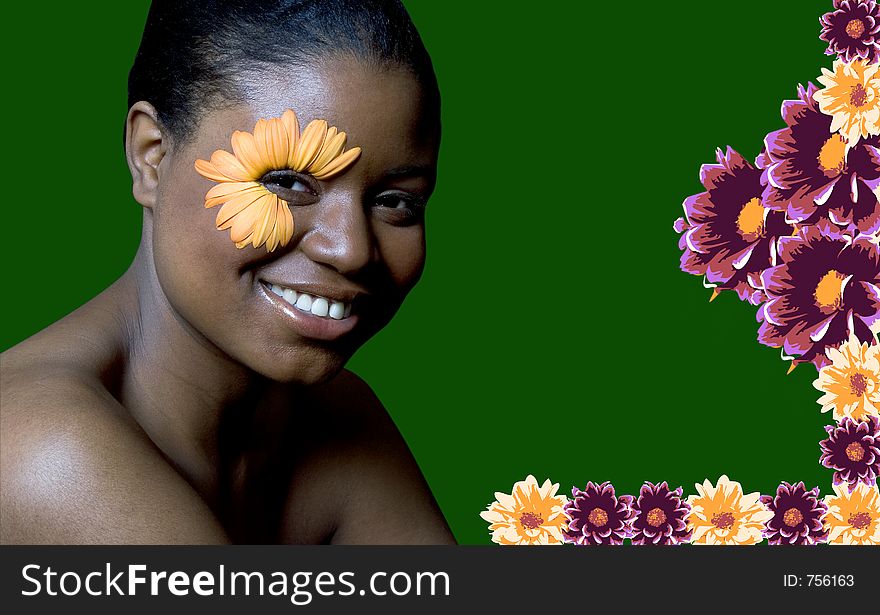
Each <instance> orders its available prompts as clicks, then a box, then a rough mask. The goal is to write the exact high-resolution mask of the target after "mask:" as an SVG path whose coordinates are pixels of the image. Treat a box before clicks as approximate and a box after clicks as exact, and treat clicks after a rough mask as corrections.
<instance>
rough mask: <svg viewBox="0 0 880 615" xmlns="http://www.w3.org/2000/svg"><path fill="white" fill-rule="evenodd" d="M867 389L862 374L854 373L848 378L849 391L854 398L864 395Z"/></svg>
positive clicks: (865, 380)
mask: <svg viewBox="0 0 880 615" xmlns="http://www.w3.org/2000/svg"><path fill="white" fill-rule="evenodd" d="M867 388H868V380H867V379H866V378H865V375H864V374H860V373H858V372H856V373H855V374H853V375H852V376H850V377H849V390H850V392H852V394H853V395H855V396H856V397H861V396H862V395H864V394H865V390H866V389H867Z"/></svg>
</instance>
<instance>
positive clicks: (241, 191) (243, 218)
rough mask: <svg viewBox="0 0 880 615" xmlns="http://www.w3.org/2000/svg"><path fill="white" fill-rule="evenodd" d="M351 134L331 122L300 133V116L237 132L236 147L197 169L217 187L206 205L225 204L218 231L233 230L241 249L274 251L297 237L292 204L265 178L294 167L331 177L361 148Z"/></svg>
mask: <svg viewBox="0 0 880 615" xmlns="http://www.w3.org/2000/svg"><path fill="white" fill-rule="evenodd" d="M345 140H346V135H345V133H344V132H339V131H338V130H337V129H336V127H335V126H328V125H327V122H326V121H325V120H312V121H311V122H309V125H308V126H306V129H305V130H304V131H303V132H302V134H300V130H299V121H298V120H297V117H296V114H295V113H294V112H293V111H291V110H290V109H288V110H287V111H285V112H284V114H283V115H282V116H281V117H280V118H272V119H270V120H264V119H260V120H258V121H257V124H256V126H254V131H253V133H250V132H244V131H240V130H236V131H235V132H233V133H232V151H233V153H229V152H227V151H225V150H219V149H218V150H217V151H215V152H214V153H213V154H211V160H210V161H207V160H196V162H195V168H196V171H197V172H198V173H199V174H200V175H202V176H203V177H206V178H208V179H210V180H212V181H215V182H217V185H216V186H214V187H213V188H211V189H210V190H209V191H208V193H207V194H206V195H205V207H215V206H217V205H223V206H222V207H221V208H220V211H219V212H217V218H216V225H217V230H219V231H225V230H227V229H229V230H230V233H229V236H230V238H231V239H232V241H234V242H235V246H236V247H237V248H239V249H241V248H244V247H245V246H246V245H248V244H251V245H253V246H254V247H255V248H259V247H260V246H262V245H265V246H266V250H267V251H268V252H271V251H272V250H274V249H275V248H277V247H278V246H279V245H280V246H285V245H287V242H289V241H290V238H291V237H293V229H294V226H293V215H292V214H291V213H290V207H289V206H288V205H287V203H286V202H285V201H283V200H282V199H281V198H279V197H278V195H277V194H275V193H274V192H271V191H270V190H268V189H267V188H266V187H265V186H264V185H263V184H262V183H261V180H262V178H263V176H264V175H266V173H268V172H269V171H278V170H284V169H290V170H293V171H297V172H302V173H309V174H310V175H312V176H313V177H314V178H315V179H319V180H327V179H331V178H333V177H335V176H337V175H339V174H340V173H343V172H344V171H345V170H346V169H348V168H349V167H350V166H351V165H352V164H353V163H354V161H355V160H357V158H358V156H360V153H361V148H359V147H353V148H351V149H350V150H347V151H346V150H345Z"/></svg>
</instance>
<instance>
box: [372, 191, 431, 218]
mask: <svg viewBox="0 0 880 615" xmlns="http://www.w3.org/2000/svg"><path fill="white" fill-rule="evenodd" d="M375 204H376V211H377V213H378V214H379V215H380V216H382V217H383V218H384V219H385V220H386V221H387V222H389V223H391V224H397V225H400V226H405V225H407V224H415V223H417V222H419V221H420V220H421V219H422V218H423V217H424V213H425V205H426V202H425V199H424V198H422V197H420V196H417V195H414V194H410V193H408V192H397V191H395V192H384V193H382V194H380V195H379V196H377V197H376V203H375Z"/></svg>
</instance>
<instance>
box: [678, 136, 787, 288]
mask: <svg viewBox="0 0 880 615" xmlns="http://www.w3.org/2000/svg"><path fill="white" fill-rule="evenodd" d="M716 157H717V159H718V164H704V165H703V166H702V167H700V181H701V182H702V183H703V186H704V187H705V188H706V192H701V193H699V194H695V195H693V196H689V197H688V198H686V199H685V201H684V214H685V215H684V218H679V219H678V220H676V221H675V226H674V228H675V230H676V231H677V232H679V233H683V235H682V236H681V238H680V240H679V242H678V247H679V249H681V250H684V253H683V254H682V256H681V269H682V270H683V271H685V272H687V273H692V274H694V275H703V276H705V277H706V280H707V282H708V283H707V284H706V285H707V286H710V287H714V288H715V291H714V292H713V295H712V298H713V299H714V298H715V296H716V295H717V293H718V292H720V291H722V290H727V289H732V290H735V291H736V294H737V295H739V298H740V299H742V300H744V301H749V302H750V303H752V304H753V305H758V304H760V303H761V302H762V301H763V300H764V295H763V293H762V292H761V291H760V274H761V271H763V270H764V269H766V268H767V267H770V266H772V265H775V264H776V262H775V258H776V248H775V245H774V244H775V243H776V239H777V237H779V236H780V235H791V233H792V227H791V226H790V225H788V224H786V222H785V218H784V216H783V215H782V214H781V213H778V212H771V211H769V210H768V209H767V208H765V207H764V205H763V204H762V201H761V194H762V193H763V191H764V187H763V186H762V185H761V171H760V170H758V169H756V168H755V167H754V166H753V165H752V164H751V163H749V162H747V161H746V160H745V159H743V157H742V156H740V155H739V154H738V153H737V152H736V151H734V150H733V149H731V148H730V147H728V148H727V152H726V153H722V152H721V150H720V149H719V150H716Z"/></svg>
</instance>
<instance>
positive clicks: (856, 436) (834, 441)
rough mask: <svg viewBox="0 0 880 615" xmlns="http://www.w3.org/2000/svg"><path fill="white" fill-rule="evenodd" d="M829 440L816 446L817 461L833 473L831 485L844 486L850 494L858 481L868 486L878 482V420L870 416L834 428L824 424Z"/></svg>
mask: <svg viewBox="0 0 880 615" xmlns="http://www.w3.org/2000/svg"><path fill="white" fill-rule="evenodd" d="M825 431H827V432H828V435H829V437H828V438H827V439H825V440H822V441H821V442H820V443H819V446H820V447H821V448H822V455H821V457H819V461H820V462H821V463H822V465H823V466H825V467H826V468H831V469H833V470H835V472H834V484H835V485H839V484H840V483H847V484H848V485H849V490H850V492H852V490H853V489H855V488H856V485H857V484H858V483H859V482H863V483H865V484H867V485H868V486H869V487H870V486H873V485H875V484H876V483H877V475H878V474H880V430H878V420H877V418H875V417H873V416H869V417H868V420H866V421H854V420H852V419H851V418H850V417H848V416H847V417H844V419H843V420H842V421H841V422H840V424H838V425H837V426H836V427H835V426H833V425H827V426H826V427H825Z"/></svg>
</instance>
